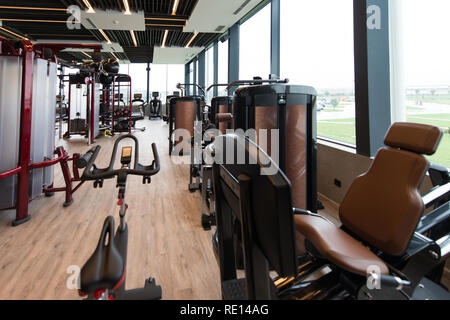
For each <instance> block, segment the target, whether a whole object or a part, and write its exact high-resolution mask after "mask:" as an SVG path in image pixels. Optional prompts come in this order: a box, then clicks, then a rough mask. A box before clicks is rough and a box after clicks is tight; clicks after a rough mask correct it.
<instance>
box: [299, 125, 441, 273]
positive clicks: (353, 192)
mask: <svg viewBox="0 0 450 320" xmlns="http://www.w3.org/2000/svg"><path fill="white" fill-rule="evenodd" d="M441 137H442V131H441V130H440V129H438V128H436V127H433V126H428V125H422V124H411V123H396V124H394V125H392V127H391V128H390V129H389V132H388V133H387V135H386V138H385V141H384V143H385V144H386V145H387V146H389V147H388V148H382V149H381V150H380V151H379V152H378V154H377V155H376V157H375V159H374V161H373V163H372V165H371V167H370V168H369V170H368V171H367V172H366V173H365V174H363V175H361V176H360V177H358V178H356V179H355V181H354V182H353V184H352V185H351V186H350V189H349V190H348V192H347V194H346V196H345V198H344V200H343V202H342V204H341V207H340V209H339V216H340V219H341V222H342V223H343V225H344V226H345V227H346V229H348V230H350V231H351V232H352V233H354V234H355V235H356V236H358V237H359V238H360V239H361V240H362V241H364V242H365V243H367V244H369V245H370V246H371V247H374V248H377V249H379V250H381V251H383V252H385V253H387V254H390V255H401V254H403V253H404V252H405V250H406V248H407V246H408V244H409V241H410V239H411V237H412V235H413V233H414V231H415V229H416V227H417V224H418V222H419V219H420V217H421V216H422V214H423V210H424V205H423V202H422V198H421V196H420V194H419V192H418V189H419V187H420V185H421V183H422V181H423V179H424V177H425V174H426V171H427V169H428V165H429V163H428V161H427V160H426V159H425V158H424V157H423V155H422V154H433V153H434V152H436V149H437V147H438V145H439V142H440V139H441ZM295 224H296V231H297V237H298V239H297V242H299V241H301V239H303V237H306V239H307V240H308V241H310V242H311V243H312V244H313V245H314V247H315V248H316V249H317V250H318V251H319V253H320V254H321V255H322V256H323V257H324V258H325V259H327V260H329V261H330V262H331V263H333V264H335V265H337V266H339V267H341V268H342V269H344V270H347V271H350V272H353V273H356V274H361V275H365V274H366V273H367V267H369V266H371V265H376V266H378V267H379V268H380V271H381V272H382V273H384V274H386V273H388V272H389V271H388V268H387V266H386V264H385V263H384V262H383V261H382V260H381V259H380V258H378V257H377V256H376V255H375V254H373V253H372V252H371V251H370V249H369V248H367V247H365V246H364V245H363V244H361V242H358V241H357V240H356V239H355V238H352V237H351V236H350V235H348V234H347V233H345V232H344V231H343V230H341V229H339V228H337V227H336V226H334V225H333V224H331V223H329V222H327V221H325V220H324V219H321V218H319V217H314V216H296V217H295Z"/></svg>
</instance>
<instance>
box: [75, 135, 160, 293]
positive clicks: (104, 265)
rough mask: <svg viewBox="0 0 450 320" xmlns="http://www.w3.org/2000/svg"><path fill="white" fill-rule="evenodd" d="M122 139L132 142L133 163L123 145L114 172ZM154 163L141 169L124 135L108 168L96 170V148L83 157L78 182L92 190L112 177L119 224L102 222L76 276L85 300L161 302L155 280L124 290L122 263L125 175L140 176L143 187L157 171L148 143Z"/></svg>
mask: <svg viewBox="0 0 450 320" xmlns="http://www.w3.org/2000/svg"><path fill="white" fill-rule="evenodd" d="M124 139H131V140H132V141H133V142H134V164H133V165H131V163H132V157H133V147H132V146H126V147H123V148H122V152H121V158H120V163H121V168H120V169H114V163H115V158H116V153H117V149H118V146H119V143H120V142H121V141H123V140H124ZM152 150H153V157H154V160H153V162H152V164H151V165H149V166H144V165H141V164H140V163H139V143H138V140H137V138H136V137H135V136H133V135H131V134H127V135H124V136H121V137H119V138H118V139H117V140H116V141H115V143H114V148H113V152H112V154H111V161H110V163H109V166H108V167H107V168H104V169H100V168H97V166H96V165H95V160H96V159H97V156H98V153H99V152H100V146H97V147H95V148H93V149H92V150H91V151H90V152H88V153H87V154H85V155H84V156H83V159H84V160H85V161H86V162H87V164H86V167H85V170H84V172H83V175H82V177H81V179H82V180H83V181H94V188H102V187H103V182H104V180H107V179H113V178H116V187H117V188H118V189H119V192H118V202H117V205H118V206H119V217H120V223H119V226H118V227H117V229H116V230H115V231H114V218H113V217H112V216H108V217H107V218H106V219H105V222H104V224H103V228H102V231H101V234H100V239H99V242H98V245H97V247H96V249H95V250H94V252H93V253H92V255H91V257H90V258H89V259H88V260H87V262H86V263H85V265H84V266H83V268H82V269H81V273H80V283H81V288H80V290H79V293H80V295H81V296H84V297H86V296H87V299H94V300H155V299H161V291H162V290H161V287H160V286H157V285H156V282H155V279H153V278H149V279H147V280H146V281H145V285H144V287H143V288H140V289H133V290H125V287H126V285H125V282H126V269H127V268H126V267H127V266H126V264H127V250H128V225H127V223H126V213H127V209H128V205H127V204H126V203H125V193H126V186H127V177H128V175H137V176H142V183H143V184H146V183H148V184H150V182H151V176H153V175H155V174H157V173H158V172H159V170H160V164H159V156H158V150H157V148H156V144H154V143H153V144H152Z"/></svg>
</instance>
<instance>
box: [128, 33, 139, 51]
mask: <svg viewBox="0 0 450 320" xmlns="http://www.w3.org/2000/svg"><path fill="white" fill-rule="evenodd" d="M130 33H131V38H132V39H133V43H134V46H135V47H137V46H138V45H137V41H136V36H135V35H134V30H130Z"/></svg>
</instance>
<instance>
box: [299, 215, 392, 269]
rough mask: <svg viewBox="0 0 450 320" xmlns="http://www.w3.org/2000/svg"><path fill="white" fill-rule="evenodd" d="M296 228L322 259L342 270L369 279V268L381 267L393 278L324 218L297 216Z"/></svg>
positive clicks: (350, 238) (361, 245) (373, 255)
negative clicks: (367, 276)
mask: <svg viewBox="0 0 450 320" xmlns="http://www.w3.org/2000/svg"><path fill="white" fill-rule="evenodd" d="M295 227H296V230H297V231H298V232H301V233H302V234H303V235H304V236H305V237H306V239H308V240H309V241H310V242H311V243H313V244H314V247H315V248H316V249H317V250H318V251H319V253H320V254H321V256H322V258H324V259H327V260H329V261H331V262H333V263H335V264H336V265H337V266H338V267H340V268H342V269H345V270H348V271H350V272H353V273H356V274H361V275H365V274H366V273H367V268H368V267H369V266H378V267H379V268H380V271H381V273H382V274H389V269H388V267H387V266H386V264H385V263H384V262H383V261H382V260H381V259H380V258H378V257H377V256H376V255H375V254H374V253H372V251H370V250H369V249H368V248H367V247H365V246H364V245H363V244H362V243H360V242H358V241H356V240H355V239H354V238H352V237H351V236H349V235H348V234H347V233H345V232H344V231H342V230H341V229H339V228H337V227H336V226H335V225H334V224H332V223H331V222H329V221H327V220H325V219H322V218H320V217H314V216H307V215H304V216H296V217H295Z"/></svg>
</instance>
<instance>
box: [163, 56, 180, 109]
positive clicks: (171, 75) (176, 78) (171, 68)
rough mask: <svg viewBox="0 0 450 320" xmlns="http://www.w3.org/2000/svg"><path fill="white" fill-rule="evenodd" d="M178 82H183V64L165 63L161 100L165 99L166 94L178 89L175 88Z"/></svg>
mask: <svg viewBox="0 0 450 320" xmlns="http://www.w3.org/2000/svg"><path fill="white" fill-rule="evenodd" d="M178 83H184V64H169V65H167V81H166V90H165V91H164V97H163V98H164V99H161V100H162V101H166V95H172V94H173V92H174V91H179V89H177V84H178ZM180 93H181V92H180Z"/></svg>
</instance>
